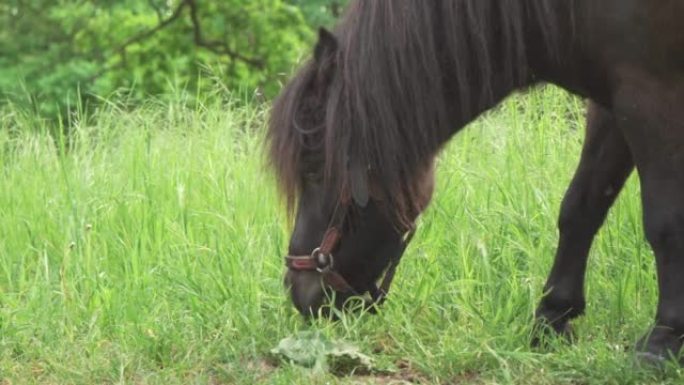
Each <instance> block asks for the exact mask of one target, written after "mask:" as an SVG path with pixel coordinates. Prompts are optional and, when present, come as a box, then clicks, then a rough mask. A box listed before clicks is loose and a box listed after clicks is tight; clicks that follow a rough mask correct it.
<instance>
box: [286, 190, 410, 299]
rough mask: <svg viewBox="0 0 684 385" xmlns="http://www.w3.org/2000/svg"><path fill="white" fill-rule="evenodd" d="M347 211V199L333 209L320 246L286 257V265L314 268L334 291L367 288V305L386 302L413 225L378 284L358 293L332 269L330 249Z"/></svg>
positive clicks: (308, 269) (338, 235) (300, 268)
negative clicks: (305, 253)
mask: <svg viewBox="0 0 684 385" xmlns="http://www.w3.org/2000/svg"><path fill="white" fill-rule="evenodd" d="M348 213H349V203H341V204H339V205H338V206H337V208H336V209H335V211H334V212H333V216H332V220H331V222H330V223H331V224H330V226H329V227H328V229H327V230H326V232H325V234H324V235H323V240H322V241H321V244H320V246H318V247H317V248H315V249H314V250H313V251H312V252H311V254H310V255H303V256H293V255H288V256H286V257H285V265H286V266H287V267H288V268H289V269H290V270H294V271H314V272H317V273H319V274H320V275H321V278H322V280H323V282H324V283H325V284H326V285H328V286H330V287H331V288H333V289H334V290H335V291H337V292H339V293H344V294H351V295H356V296H361V295H362V294H364V293H366V292H368V293H369V294H370V297H371V302H370V305H371V306H373V305H381V304H382V303H383V302H385V299H386V298H387V294H388V293H389V289H390V286H391V285H392V280H393V279H394V274H395V273H396V270H397V266H399V261H400V260H401V256H402V255H403V254H404V251H405V250H406V247H407V246H408V244H409V242H410V241H411V239H412V238H413V234H414V233H415V226H414V225H411V227H410V228H409V230H408V231H407V232H406V234H405V235H404V236H403V239H402V244H401V248H400V250H399V253H398V254H397V255H395V256H392V259H391V261H390V263H389V265H388V266H387V269H386V270H385V276H384V277H383V279H382V282H381V283H380V286H378V285H377V284H376V283H375V282H374V283H373V284H372V287H371V288H369V289H367V290H365V291H363V292H361V293H359V292H358V291H357V290H356V289H354V287H352V286H351V285H350V284H349V282H347V280H346V279H345V278H344V277H343V276H342V275H341V274H340V273H338V272H337V271H335V258H334V257H333V254H332V251H333V250H334V249H335V248H336V247H337V245H338V244H339V243H340V241H341V239H342V228H343V226H344V222H345V221H346V219H347V215H348Z"/></svg>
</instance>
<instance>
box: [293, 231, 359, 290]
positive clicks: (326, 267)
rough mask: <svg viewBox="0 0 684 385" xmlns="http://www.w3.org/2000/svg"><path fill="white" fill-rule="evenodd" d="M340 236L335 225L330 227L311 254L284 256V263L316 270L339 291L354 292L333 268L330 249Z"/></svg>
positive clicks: (303, 269)
mask: <svg viewBox="0 0 684 385" xmlns="http://www.w3.org/2000/svg"><path fill="white" fill-rule="evenodd" d="M341 238H342V233H341V231H340V230H339V229H338V228H337V227H331V228H329V229H328V230H327V231H326V232H325V235H324V236H323V241H321V245H320V246H319V247H317V248H316V249H315V250H314V251H313V252H311V255H304V256H291V255H288V256H287V257H285V264H286V265H287V267H288V268H290V269H291V270H295V271H316V272H318V273H319V274H321V276H322V277H323V281H324V282H325V283H326V284H327V285H329V286H330V287H332V288H333V289H335V290H336V291H338V292H340V293H352V294H355V290H354V288H353V287H352V286H351V285H350V284H349V282H347V280H346V279H344V277H342V275H340V274H339V273H338V272H336V271H335V270H334V266H335V260H334V258H333V255H332V250H333V249H335V247H336V246H337V244H338V243H339V242H340V239H341Z"/></svg>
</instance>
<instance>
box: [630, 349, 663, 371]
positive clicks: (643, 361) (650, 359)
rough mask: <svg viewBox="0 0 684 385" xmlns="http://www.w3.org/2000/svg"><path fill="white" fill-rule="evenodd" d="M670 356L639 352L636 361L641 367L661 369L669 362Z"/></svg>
mask: <svg viewBox="0 0 684 385" xmlns="http://www.w3.org/2000/svg"><path fill="white" fill-rule="evenodd" d="M668 361H669V360H668V358H667V357H665V356H662V355H660V354H656V353H651V352H637V353H636V362H637V365H638V366H640V367H647V368H656V369H661V368H663V367H664V366H665V364H666V363H667V362H668Z"/></svg>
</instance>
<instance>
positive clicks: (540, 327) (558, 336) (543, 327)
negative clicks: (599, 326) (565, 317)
mask: <svg viewBox="0 0 684 385" xmlns="http://www.w3.org/2000/svg"><path fill="white" fill-rule="evenodd" d="M575 339H576V336H575V331H574V329H573V327H572V324H571V323H570V322H568V321H566V322H564V323H563V324H561V325H554V324H549V323H548V322H544V321H537V325H536V326H535V330H534V334H533V337H532V341H530V346H532V347H533V348H548V347H550V346H549V345H550V344H549V342H551V341H557V340H561V341H562V342H565V343H568V344H572V343H573V342H574V341H575Z"/></svg>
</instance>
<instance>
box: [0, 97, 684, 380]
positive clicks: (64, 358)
mask: <svg viewBox="0 0 684 385" xmlns="http://www.w3.org/2000/svg"><path fill="white" fill-rule="evenodd" d="M179 100H182V98H179ZM583 108H584V105H583V102H581V101H579V100H577V99H574V98H571V97H569V96H567V95H566V94H564V93H562V92H561V91H559V90H557V89H554V88H545V89H542V90H537V91H534V92H531V93H529V94H527V95H524V96H516V97H514V98H511V99H510V100H508V101H507V102H506V103H505V104H503V105H502V106H500V107H499V108H497V109H496V111H494V112H492V113H489V114H487V115H486V116H484V117H483V118H481V119H480V120H478V121H477V122H475V123H473V124H472V125H471V126H470V127H469V128H468V129H467V130H465V131H464V132H463V133H462V134H459V135H458V136H457V137H456V138H455V139H454V140H453V141H452V143H451V144H450V145H449V147H448V149H447V150H446V151H445V152H444V154H443V155H442V156H441V157H440V159H439V172H438V176H437V178H438V188H437V191H436V196H435V199H434V201H433V203H432V205H431V207H430V208H429V210H428V211H427V212H426V213H425V214H424V215H423V217H422V219H421V220H420V229H419V232H418V234H417V237H416V239H415V240H414V242H413V244H412V245H411V247H410V248H409V250H408V251H407V254H406V256H405V258H404V260H403V262H402V265H401V266H400V268H399V272H398V277H397V279H396V283H395V287H394V288H393V293H392V297H391V300H390V301H388V303H387V304H386V306H385V307H384V308H383V309H382V312H381V313H380V314H379V315H377V316H370V315H361V316H359V315H352V316H348V317H345V318H344V319H343V320H342V321H340V322H338V323H335V324H332V323H327V322H322V321H319V322H315V323H314V324H312V325H307V324H306V323H304V322H303V321H302V320H301V319H300V317H299V316H298V315H297V314H296V313H295V311H294V310H293V308H292V306H291V305H290V304H289V302H288V299H287V297H286V295H285V293H284V290H283V287H282V281H281V277H282V272H283V267H282V260H281V255H282V254H283V253H284V250H285V246H286V242H287V236H288V223H287V219H286V217H285V215H284V214H285V213H284V210H283V209H282V205H281V204H280V202H279V200H278V198H277V196H276V189H275V187H274V183H273V180H272V177H271V175H270V174H269V171H268V170H267V169H266V168H265V162H264V159H263V151H262V141H263V136H264V125H265V120H266V111H265V110H264V109H263V108H257V107H250V106H249V105H244V104H242V103H241V104H240V106H238V105H237V104H232V103H225V102H224V103H218V102H217V103H213V104H208V105H207V104H204V105H203V104H201V103H197V102H196V101H193V102H192V103H183V102H178V103H171V102H163V103H162V102H154V101H151V102H149V103H148V104H147V105H145V106H141V107H138V108H135V109H125V108H123V107H122V106H120V105H117V104H116V103H106V104H104V105H103V106H102V107H101V108H100V109H99V110H97V111H95V112H93V113H91V114H89V115H88V116H85V114H81V115H82V116H74V117H72V119H71V120H72V123H73V127H72V128H71V130H70V134H69V136H68V137H67V136H63V135H59V134H54V133H52V134H51V133H50V132H51V131H50V130H48V129H46V128H45V125H44V124H43V123H42V122H41V121H40V120H38V119H37V118H36V117H34V116H32V115H31V114H26V113H22V112H21V111H17V110H15V109H11V108H8V109H6V110H4V111H3V114H2V116H0V178H1V179H0V180H1V182H0V375H1V376H2V381H4V382H0V383H6V384H31V383H40V384H108V383H111V384H113V383H117V384H118V383H122V384H123V383H130V384H256V383H282V384H290V383H342V384H348V383H376V382H377V383H391V382H392V381H395V383H400V382H399V381H400V380H414V381H418V380H420V381H422V382H423V383H445V384H448V383H526V384H527V383H536V384H559V383H568V384H577V383H580V384H584V383H591V384H594V383H596V384H603V383H614V384H625V383H644V382H646V383H651V382H654V383H657V382H664V383H679V382H680V381H682V379H684V374H682V372H681V370H680V369H678V368H670V369H669V370H667V371H666V372H665V373H664V374H663V373H657V372H651V371H644V370H641V369H639V368H637V367H635V365H634V362H633V359H632V358H633V357H632V355H633V353H632V352H631V351H630V350H629V349H630V348H631V346H632V345H633V344H634V342H635V341H636V339H637V338H638V337H639V336H640V335H641V334H642V333H643V332H645V331H646V329H647V327H648V326H649V324H650V322H651V320H652V315H653V313H654V308H655V302H656V295H657V293H656V282H655V278H654V277H655V275H654V271H653V270H654V269H653V267H652V265H653V260H652V255H651V251H650V249H649V248H648V247H647V245H646V243H645V242H644V239H643V238H644V237H643V236H642V229H641V223H640V222H641V221H640V218H641V214H640V205H639V203H638V202H639V198H638V185H637V183H636V178H633V180H630V182H629V183H628V186H627V188H626V191H624V193H623V195H622V197H621V199H620V200H619V202H618V203H617V205H616V207H615V208H614V210H613V212H612V213H611V215H610V217H609V219H608V221H607V225H606V226H605V227H604V229H603V230H602V232H601V234H600V235H599V237H598V238H597V241H596V243H595V246H594V248H593V250H592V256H591V262H590V266H589V273H588V281H587V294H588V309H587V316H586V317H584V318H581V319H580V320H578V321H577V322H576V323H575V324H576V329H577V332H578V335H579V341H578V342H577V343H576V344H575V345H572V346H567V345H563V344H561V343H558V344H556V345H554V347H553V349H551V351H550V352H541V351H537V350H533V349H531V348H529V347H528V340H529V336H530V333H531V326H532V315H533V312H534V308H535V305H536V303H537V301H538V299H539V297H540V296H541V290H542V286H543V283H544V280H545V277H546V274H547V271H548V269H549V268H550V265H551V261H552V256H553V253H554V248H555V243H556V238H557V231H556V227H555V221H556V216H557V213H558V207H559V204H560V199H561V198H562V195H563V192H564V189H565V187H566V186H567V184H568V182H569V180H570V178H571V176H572V173H573V171H574V167H575V165H576V163H577V161H578V156H579V153H580V149H581V145H582V138H583V122H582V121H583ZM305 329H317V330H321V331H322V332H323V333H325V334H327V335H329V336H331V337H334V338H341V339H346V340H347V341H350V342H352V343H355V344H357V345H359V346H361V347H362V349H363V350H364V351H365V352H367V353H369V354H371V355H373V357H374V358H375V359H376V360H378V361H379V362H381V363H382V364H383V365H385V366H396V367H397V372H398V374H395V375H393V376H385V377H363V378H361V377H356V378H354V377H351V378H336V377H332V376H330V375H326V374H322V373H315V372H310V371H308V370H306V369H301V368H298V367H295V366H288V365H284V366H280V367H277V368H275V367H272V366H271V365H269V364H268V363H267V360H266V355H267V352H268V351H269V349H270V348H272V347H274V346H275V345H276V344H277V342H278V341H279V340H280V339H281V338H284V337H286V336H288V335H290V334H292V333H295V332H297V331H299V330H305ZM402 368H403V369H402ZM402 376H403V377H402Z"/></svg>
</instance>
